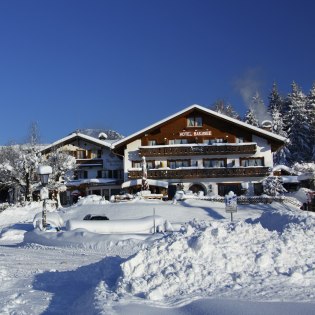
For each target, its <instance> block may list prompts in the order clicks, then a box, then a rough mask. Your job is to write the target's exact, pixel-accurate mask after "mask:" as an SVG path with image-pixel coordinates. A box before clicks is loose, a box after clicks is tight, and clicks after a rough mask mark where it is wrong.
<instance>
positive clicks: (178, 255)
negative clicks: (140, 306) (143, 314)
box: [116, 221, 315, 302]
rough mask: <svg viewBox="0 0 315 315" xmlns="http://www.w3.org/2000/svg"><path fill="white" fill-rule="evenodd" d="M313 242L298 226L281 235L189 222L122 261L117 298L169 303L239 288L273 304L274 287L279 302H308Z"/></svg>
mask: <svg viewBox="0 0 315 315" xmlns="http://www.w3.org/2000/svg"><path fill="white" fill-rule="evenodd" d="M314 237H315V229H303V227H301V226H299V225H291V226H290V228H289V229H287V230H285V231H284V232H283V233H282V234H279V233H277V232H276V231H269V230H267V229H264V228H263V227H262V226H261V225H260V224H248V223H245V222H238V223H234V224H233V223H227V222H219V221H213V222H203V221H201V222H197V221H192V222H190V223H189V224H188V226H187V230H186V231H185V232H182V233H177V234H172V235H170V236H168V237H165V238H163V239H161V240H159V241H157V242H155V243H154V244H153V246H150V247H149V248H146V249H142V250H140V251H139V253H137V254H136V255H135V256H133V257H131V258H130V259H129V260H127V261H126V262H124V263H123V264H122V265H121V268H122V276H121V279H120V280H119V282H118V284H117V287H116V293H117V294H118V296H121V295H122V296H124V295H129V294H132V295H134V296H138V297H142V298H146V299H149V300H155V301H163V302H167V301H172V300H174V299H175V300H178V299H179V300H180V299H185V298H187V297H192V296H195V297H196V296H199V297H200V296H209V295H217V296H224V294H226V293H227V292H229V294H230V295H229V296H231V291H235V292H237V290H239V289H242V297H244V298H250V299H252V297H253V296H255V298H256V299H259V298H260V299H264V300H268V299H270V300H272V299H273V298H274V294H275V290H276V289H275V288H277V289H278V290H279V292H277V293H278V296H277V298H288V299H292V300H300V301H302V300H304V301H305V300H312V299H314V297H315V295H314V292H313V288H314V285H315V256H314V251H315V245H314V243H313V242H312V240H313V239H314ZM301 288H302V289H301ZM300 290H301V291H300ZM238 294H239V293H238ZM238 297H239V295H238Z"/></svg>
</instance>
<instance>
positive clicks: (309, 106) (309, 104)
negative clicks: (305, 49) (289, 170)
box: [306, 82, 315, 162]
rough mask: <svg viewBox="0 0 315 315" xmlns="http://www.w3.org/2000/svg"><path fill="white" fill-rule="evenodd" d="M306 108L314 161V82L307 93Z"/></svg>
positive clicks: (313, 159) (312, 159) (314, 159)
mask: <svg viewBox="0 0 315 315" xmlns="http://www.w3.org/2000/svg"><path fill="white" fill-rule="evenodd" d="M306 110H307V115H308V117H309V122H310V135H311V139H310V141H311V161H313V162H314V161H315V82H314V83H313V86H312V88H311V90H310V92H309V94H308V95H307V99H306Z"/></svg>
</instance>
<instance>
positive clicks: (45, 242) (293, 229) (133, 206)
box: [0, 196, 315, 315]
mask: <svg viewBox="0 0 315 315" xmlns="http://www.w3.org/2000/svg"><path fill="white" fill-rule="evenodd" d="M40 212H41V205H40V204H39V203H38V204H32V205H31V206H26V207H16V208H9V209H7V210H5V211H3V212H2V213H0V314H126V313H128V314H148V313H150V314H176V315H177V314H229V315H231V314H232V315H233V314H258V315H259V314H266V313H267V314H277V315H279V314H280V315H281V314H289V315H291V314H292V315H293V314H294V315H295V314H314V313H315V254H314V253H315V244H314V239H315V213H308V212H302V211H301V210H299V209H298V208H296V207H294V206H293V205H291V206H290V205H288V204H279V203H272V204H271V205H270V204H258V205H244V206H239V208H238V212H237V213H236V214H234V221H233V222H231V221H230V214H227V213H226V212H225V206H224V204H223V203H214V202H209V201H206V200H194V199H189V200H186V201H179V202H177V203H176V204H172V203H171V202H164V201H152V200H151V201H143V200H133V201H128V202H120V203H108V202H105V201H103V200H100V199H99V198H98V197H96V196H95V197H93V196H90V197H89V198H84V199H82V200H80V201H79V202H78V204H76V205H74V206H72V207H69V208H64V209H62V210H59V211H58V213H59V215H60V217H61V219H62V220H60V221H59V223H60V222H64V226H63V228H62V230H61V231H59V232H42V231H40V230H38V229H34V227H33V219H34V217H35V216H36V214H37V213H40ZM153 213H155V215H156V216H159V217H161V218H163V219H164V220H167V221H168V222H170V224H171V225H172V226H173V227H175V230H178V232H173V233H170V232H165V233H164V234H163V233H157V234H146V233H138V234H128V233H119V234H115V235H113V234H95V233H92V232H89V231H87V230H85V229H82V228H80V229H75V230H66V222H67V221H68V220H82V219H83V217H84V216H85V215H86V214H101V215H106V216H107V217H108V218H109V219H110V221H113V220H124V221H121V222H126V220H128V219H132V220H135V219H140V218H144V217H150V216H153ZM49 218H50V214H49V213H48V220H49ZM51 218H52V222H53V221H54V220H53V219H54V218H53V217H51ZM76 222H77V221H76ZM105 222H106V221H104V224H105ZM127 222H128V221H127ZM139 222H140V221H139ZM90 223H91V222H89V224H90ZM97 224H102V223H100V221H98V222H97ZM124 224H125V223H124ZM83 226H84V224H83ZM123 229H124V228H122V230H123ZM122 232H123V231H122Z"/></svg>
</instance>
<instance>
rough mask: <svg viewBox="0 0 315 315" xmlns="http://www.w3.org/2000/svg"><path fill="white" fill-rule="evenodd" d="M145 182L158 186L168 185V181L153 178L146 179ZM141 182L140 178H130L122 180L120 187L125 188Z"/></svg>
mask: <svg viewBox="0 0 315 315" xmlns="http://www.w3.org/2000/svg"><path fill="white" fill-rule="evenodd" d="M147 182H148V184H149V185H150V186H158V187H164V188H167V187H168V182H165V181H161V180H155V179H149V178H148V179H147ZM141 184H142V179H132V180H129V181H127V182H124V183H123V184H122V185H121V188H126V187H132V186H139V185H141Z"/></svg>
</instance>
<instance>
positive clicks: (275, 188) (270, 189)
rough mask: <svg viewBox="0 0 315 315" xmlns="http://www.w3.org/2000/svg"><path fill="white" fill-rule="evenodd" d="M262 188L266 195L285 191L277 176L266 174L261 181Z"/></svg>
mask: <svg viewBox="0 0 315 315" xmlns="http://www.w3.org/2000/svg"><path fill="white" fill-rule="evenodd" d="M263 189H264V193H265V194H266V195H268V196H279V195H282V194H283V193H285V192H286V189H285V188H284V187H283V185H282V182H281V178H280V177H279V176H268V177H267V178H266V179H265V180H264V181H263Z"/></svg>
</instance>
